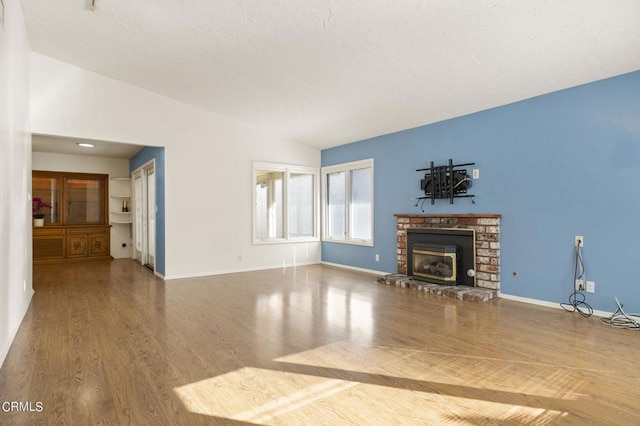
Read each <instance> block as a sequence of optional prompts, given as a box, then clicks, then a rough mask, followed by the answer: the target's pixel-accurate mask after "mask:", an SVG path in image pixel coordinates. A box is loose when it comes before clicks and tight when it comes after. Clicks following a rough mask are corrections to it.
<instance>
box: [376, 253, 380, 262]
mask: <svg viewBox="0 0 640 426" xmlns="http://www.w3.org/2000/svg"><path fill="white" fill-rule="evenodd" d="M376 262H380V255H379V254H376Z"/></svg>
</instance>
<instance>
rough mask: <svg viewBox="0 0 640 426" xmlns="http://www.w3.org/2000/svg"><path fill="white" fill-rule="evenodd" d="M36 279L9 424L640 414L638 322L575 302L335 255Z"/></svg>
mask: <svg viewBox="0 0 640 426" xmlns="http://www.w3.org/2000/svg"><path fill="white" fill-rule="evenodd" d="M34 288H35V291H36V293H35V295H34V298H33V301H32V303H31V306H30V308H29V311H28V313H27V315H26V317H25V319H24V322H23V324H22V326H21V328H20V330H19V332H18V335H17V337H16V339H15V341H14V343H13V346H12V347H11V350H10V352H9V354H8V356H7V359H6V361H5V363H4V366H3V367H2V369H1V370H0V404H2V405H0V424H2V425H8V424H25V425H32V424H75V425H96V424H132V425H145V424H149V425H163V424H171V425H174V424H177V425H183V424H184V425H198V424H295V425H300V424H327V425H336V424H376V425H378V424H380V425H390V424H402V425H406V424H459V425H480V424H487V425H496V424H504V425H506V424H536V425H537V424H588V425H595V424H607V425H608V424H615V425H623V424H628V425H636V424H640V409H639V408H638V404H639V403H640V401H639V398H638V396H639V395H640V391H639V389H640V371H639V369H638V356H639V354H640V351H639V349H640V334H638V333H637V332H633V331H626V330H618V329H612V328H609V327H607V326H604V325H602V324H600V322H599V320H598V318H582V317H580V316H579V315H577V314H571V313H567V312H564V311H562V310H559V309H552V308H545V307H539V306H532V305H527V304H522V303H518V302H514V301H509V300H495V301H492V302H489V303H486V304H484V305H478V304H474V303H467V302H461V301H458V300H453V299H448V298H444V297H439V296H434V295H429V294H424V293H419V292H415V291H411V290H405V289H400V288H395V287H389V286H386V285H380V284H376V283H375V277H372V276H368V275H363V274H359V273H355V272H350V271H344V270H340V269H334V268H330V267H325V266H320V265H314V266H307V267H298V268H296V269H286V270H269V271H259V272H251V273H240V274H230V275H220V276H214V277H205V278H194V279H184V280H174V281H167V282H166V283H165V282H163V281H162V280H160V279H158V278H156V277H154V275H153V274H151V273H150V272H149V271H147V270H146V269H144V268H142V267H140V266H138V265H136V264H134V262H132V261H128V260H117V261H113V262H96V263H91V264H70V265H63V266H61V265H38V266H36V267H35V268H34ZM16 401H17V402H22V403H23V404H24V403H26V402H29V403H31V406H30V408H31V409H32V410H33V411H30V412H29V411H27V412H18V411H11V410H6V409H7V408H10V407H11V406H10V405H7V404H6V403H7V402H16ZM36 403H40V404H41V408H42V410H41V412H38V411H37V405H36ZM25 407H26V406H25V405H23V408H25Z"/></svg>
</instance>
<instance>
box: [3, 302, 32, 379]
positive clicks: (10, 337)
mask: <svg viewBox="0 0 640 426" xmlns="http://www.w3.org/2000/svg"><path fill="white" fill-rule="evenodd" d="M33 293H34V291H33V290H31V294H29V297H28V298H27V300H26V301H25V303H24V305H23V306H22V310H21V311H20V321H18V323H17V324H16V326H15V327H14V328H13V330H9V333H8V334H7V340H6V341H5V342H4V343H3V345H2V348H0V368H2V365H3V364H4V360H5V359H6V358H7V355H8V354H9V349H11V344H12V343H13V339H15V338H16V334H18V329H20V325H21V324H22V320H23V319H24V316H25V315H26V314H27V309H29V304H30V303H31V299H32V298H33Z"/></svg>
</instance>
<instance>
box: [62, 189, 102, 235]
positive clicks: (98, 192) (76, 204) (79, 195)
mask: <svg viewBox="0 0 640 426" xmlns="http://www.w3.org/2000/svg"><path fill="white" fill-rule="evenodd" d="M64 186H65V191H66V193H65V204H66V211H65V213H66V214H65V222H66V223H68V224H79V223H96V224H102V223H104V219H105V218H104V211H105V209H104V193H105V180H104V179H100V178H96V179H92V178H86V179H85V178H65V185H64Z"/></svg>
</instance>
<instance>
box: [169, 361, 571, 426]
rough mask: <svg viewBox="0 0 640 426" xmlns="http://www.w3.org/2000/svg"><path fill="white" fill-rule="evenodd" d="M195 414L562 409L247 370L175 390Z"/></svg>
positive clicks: (537, 412) (272, 419) (270, 417)
mask: <svg viewBox="0 0 640 426" xmlns="http://www.w3.org/2000/svg"><path fill="white" fill-rule="evenodd" d="M174 391H175V392H176V394H177V395H178V396H179V398H180V399H181V401H182V402H183V403H184V405H185V406H186V407H187V409H188V410H189V411H191V412H194V413H198V414H203V415H208V416H217V417H224V418H229V419H232V420H238V421H246V422H251V423H256V424H276V423H277V424H316V423H323V424H371V422H372V421H375V422H376V423H377V424H416V423H417V424H441V423H445V422H449V423H458V424H478V423H487V422H490V423H493V422H501V421H507V420H508V421H517V422H519V423H521V422H528V421H532V420H534V419H535V421H536V422H539V423H540V422H542V423H545V422H547V421H552V420H554V419H556V420H557V419H558V418H559V417H561V416H563V415H565V413H562V412H560V411H554V410H547V409H543V408H539V407H526V406H520V405H517V404H505V403H498V402H492V401H485V400H481V399H470V398H460V397H454V396H448V395H442V394H439V393H434V392H420V391H414V390H408V389H401V388H396V387H389V386H380V385H373V384H367V383H359V382H356V381H349V380H342V379H329V378H325V377H319V376H313V375H306V374H297V373H289V372H282V371H274V370H268V369H260V368H249V367H247V368H242V369H240V370H237V371H233V372H230V373H227V374H223V375H220V376H216V377H212V378H209V379H205V380H202V381H199V382H195V383H191V384H188V385H185V386H180V387H178V388H175V389H174Z"/></svg>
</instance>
